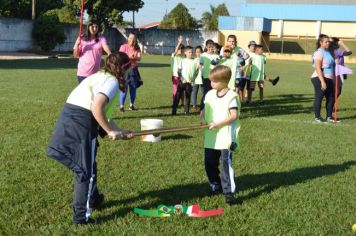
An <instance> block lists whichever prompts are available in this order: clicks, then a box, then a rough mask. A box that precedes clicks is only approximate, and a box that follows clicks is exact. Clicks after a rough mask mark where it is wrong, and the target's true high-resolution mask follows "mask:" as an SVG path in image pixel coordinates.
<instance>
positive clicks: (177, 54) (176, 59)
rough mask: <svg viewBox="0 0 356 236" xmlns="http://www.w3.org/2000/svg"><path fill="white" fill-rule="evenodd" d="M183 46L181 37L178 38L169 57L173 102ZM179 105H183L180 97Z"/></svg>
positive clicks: (182, 98)
mask: <svg viewBox="0 0 356 236" xmlns="http://www.w3.org/2000/svg"><path fill="white" fill-rule="evenodd" d="M183 51H184V45H183V36H182V35H180V36H179V37H178V42H177V46H176V47H175V50H174V52H173V53H172V55H171V74H172V84H173V100H174V96H175V95H176V93H177V90H178V84H179V80H180V78H179V75H178V66H179V65H180V64H181V63H182V60H183V59H184V53H183ZM181 103H182V104H183V103H184V97H183V96H181Z"/></svg>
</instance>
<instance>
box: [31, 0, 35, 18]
mask: <svg viewBox="0 0 356 236" xmlns="http://www.w3.org/2000/svg"><path fill="white" fill-rule="evenodd" d="M35 18H36V0H32V20H34V19H35Z"/></svg>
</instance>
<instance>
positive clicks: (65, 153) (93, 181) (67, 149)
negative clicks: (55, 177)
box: [47, 52, 132, 224]
mask: <svg viewBox="0 0 356 236" xmlns="http://www.w3.org/2000/svg"><path fill="white" fill-rule="evenodd" d="M130 67H131V63H130V58H129V57H128V56H127V55H126V54H125V53H123V52H117V53H112V54H110V55H109V56H108V57H107V58H106V63H105V70H104V71H99V72H97V73H95V74H93V75H91V76H89V77H88V78H86V79H85V80H83V81H82V82H81V83H80V84H79V85H78V86H77V87H76V88H75V89H74V90H73V91H72V92H71V94H70V95H69V97H68V99H67V102H66V104H65V105H64V108H63V111H62V113H61V115H60V117H59V119H58V121H57V125H56V129H55V131H54V133H53V136H52V139H51V141H50V143H49V145H48V149H47V155H48V156H49V157H51V158H53V159H55V160H56V161H59V162H60V163H62V164H63V165H65V166H67V167H68V168H69V169H71V170H72V171H73V172H74V177H75V178H74V199H73V220H74V223H75V224H92V223H95V220H93V219H92V218H90V215H91V211H92V208H96V207H98V206H99V204H100V203H102V202H103V201H104V195H103V194H100V193H99V190H98V188H97V171H96V170H97V165H96V160H95V159H96V153H97V147H98V141H97V137H98V134H99V132H100V135H101V136H102V137H103V136H105V135H106V134H107V135H108V137H109V138H110V139H112V140H117V139H125V138H131V137H132V133H130V132H128V131H126V130H123V129H120V128H118V127H117V126H116V124H115V123H114V122H113V121H111V120H110V117H111V114H112V112H113V110H114V108H115V103H117V101H118V94H119V87H120V89H121V90H122V89H123V88H124V77H125V74H126V73H127V72H128V71H129V69H130ZM99 127H100V131H99Z"/></svg>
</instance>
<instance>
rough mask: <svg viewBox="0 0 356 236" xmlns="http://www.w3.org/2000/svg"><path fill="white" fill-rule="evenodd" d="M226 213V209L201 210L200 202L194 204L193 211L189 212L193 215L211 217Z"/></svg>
mask: <svg viewBox="0 0 356 236" xmlns="http://www.w3.org/2000/svg"><path fill="white" fill-rule="evenodd" d="M222 213H224V209H217V210H211V211H201V210H200V209H199V205H198V204H194V205H193V206H192V212H191V213H190V214H189V216H191V217H210V216H216V215H220V214H222Z"/></svg>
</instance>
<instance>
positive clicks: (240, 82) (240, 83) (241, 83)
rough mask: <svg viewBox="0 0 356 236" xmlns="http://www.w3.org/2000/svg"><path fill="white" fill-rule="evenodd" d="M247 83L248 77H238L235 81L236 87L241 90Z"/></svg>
mask: <svg viewBox="0 0 356 236" xmlns="http://www.w3.org/2000/svg"><path fill="white" fill-rule="evenodd" d="M246 84H247V79H246V78H237V79H236V83H235V87H236V88H238V89H240V90H244V89H245V87H246Z"/></svg>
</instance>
